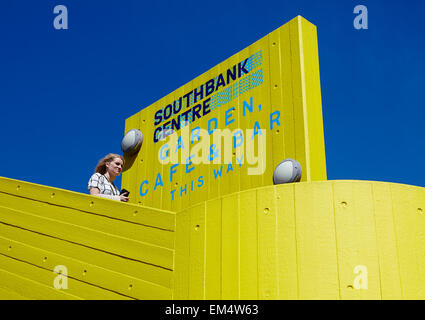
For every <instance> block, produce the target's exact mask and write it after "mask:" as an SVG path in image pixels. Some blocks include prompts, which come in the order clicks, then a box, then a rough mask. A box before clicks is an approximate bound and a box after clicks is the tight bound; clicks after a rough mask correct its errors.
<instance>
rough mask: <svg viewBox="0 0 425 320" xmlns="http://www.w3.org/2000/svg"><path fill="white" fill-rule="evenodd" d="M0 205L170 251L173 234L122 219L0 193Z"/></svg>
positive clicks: (172, 243)
mask: <svg viewBox="0 0 425 320" xmlns="http://www.w3.org/2000/svg"><path fill="white" fill-rule="evenodd" d="M0 203H4V204H7V207H10V208H13V209H14V210H19V211H23V212H27V213H31V214H33V215H34V216H38V217H41V218H49V219H53V220H58V221H61V222H65V223H70V224H72V225H74V226H77V227H83V228H88V229H90V230H96V231H101V232H104V233H108V234H111V235H116V236H119V237H124V238H129V239H133V240H137V241H140V242H146V243H150V244H153V245H157V246H161V247H165V248H169V249H173V247H174V234H173V232H172V231H169V230H163V229H159V228H155V227H148V226H145V225H140V224H135V223H129V222H127V221H124V220H117V219H111V218H109V217H105V216H102V215H97V214H93V213H89V212H83V211H79V210H75V209H71V208H64V207H58V206H55V205H51V204H48V203H43V202H38V201H33V200H30V199H25V198H19V197H16V196H12V195H8V194H1V193H0Z"/></svg>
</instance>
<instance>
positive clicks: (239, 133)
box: [233, 130, 243, 149]
mask: <svg viewBox="0 0 425 320" xmlns="http://www.w3.org/2000/svg"><path fill="white" fill-rule="evenodd" d="M238 140H239V142H238V143H236V141H238ZM242 144H243V133H242V130H238V131H236V132H235V133H234V134H233V148H235V149H236V148H237V147H239V146H241V145H242Z"/></svg>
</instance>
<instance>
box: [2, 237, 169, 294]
mask: <svg viewBox="0 0 425 320" xmlns="http://www.w3.org/2000/svg"><path fill="white" fill-rule="evenodd" d="M0 248H1V250H0V253H2V254H4V255H8V256H9V257H12V258H14V259H17V260H20V261H24V262H27V263H30V264H31V265H33V266H37V267H40V268H43V269H47V270H50V271H52V272H53V271H54V269H55V267H56V266H58V265H63V266H65V267H66V268H67V269H68V276H69V277H71V278H73V279H76V280H80V281H83V282H85V283H88V284H92V285H95V286H97V287H101V288H105V289H108V290H111V291H114V292H117V293H120V294H122V295H126V296H131V297H133V298H136V299H142V300H147V299H170V298H171V290H170V289H169V288H165V287H162V286H159V285H156V284H153V283H151V282H149V281H145V280H140V279H137V278H134V277H130V276H128V275H125V274H122V273H120V272H116V271H111V270H108V269H106V268H104V267H99V266H96V265H92V264H89V263H86V262H83V261H80V260H77V259H73V258H69V257H67V256H65V255H60V254H56V253H52V252H50V251H46V250H41V249H38V248H36V247H33V246H29V245H26V244H23V243H21V242H18V241H13V240H10V239H7V238H4V237H1V236H0Z"/></svg>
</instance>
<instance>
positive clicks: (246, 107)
mask: <svg viewBox="0 0 425 320" xmlns="http://www.w3.org/2000/svg"><path fill="white" fill-rule="evenodd" d="M249 103H250V104H248V102H246V101H245V100H244V101H243V110H242V114H243V116H244V117H245V114H246V112H245V110H246V109H248V110H249V112H252V111H253V110H254V106H253V101H252V97H251V98H249Z"/></svg>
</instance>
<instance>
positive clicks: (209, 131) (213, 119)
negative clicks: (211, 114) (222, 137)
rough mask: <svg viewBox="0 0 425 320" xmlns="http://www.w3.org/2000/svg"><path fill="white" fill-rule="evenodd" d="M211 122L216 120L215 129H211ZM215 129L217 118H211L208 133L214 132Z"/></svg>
mask: <svg viewBox="0 0 425 320" xmlns="http://www.w3.org/2000/svg"><path fill="white" fill-rule="evenodd" d="M211 122H214V123H215V127H214V129H212V130H211V125H210V124H211ZM215 129H217V118H211V119H210V120H209V121H208V134H211V133H213V132H214V131H215Z"/></svg>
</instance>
